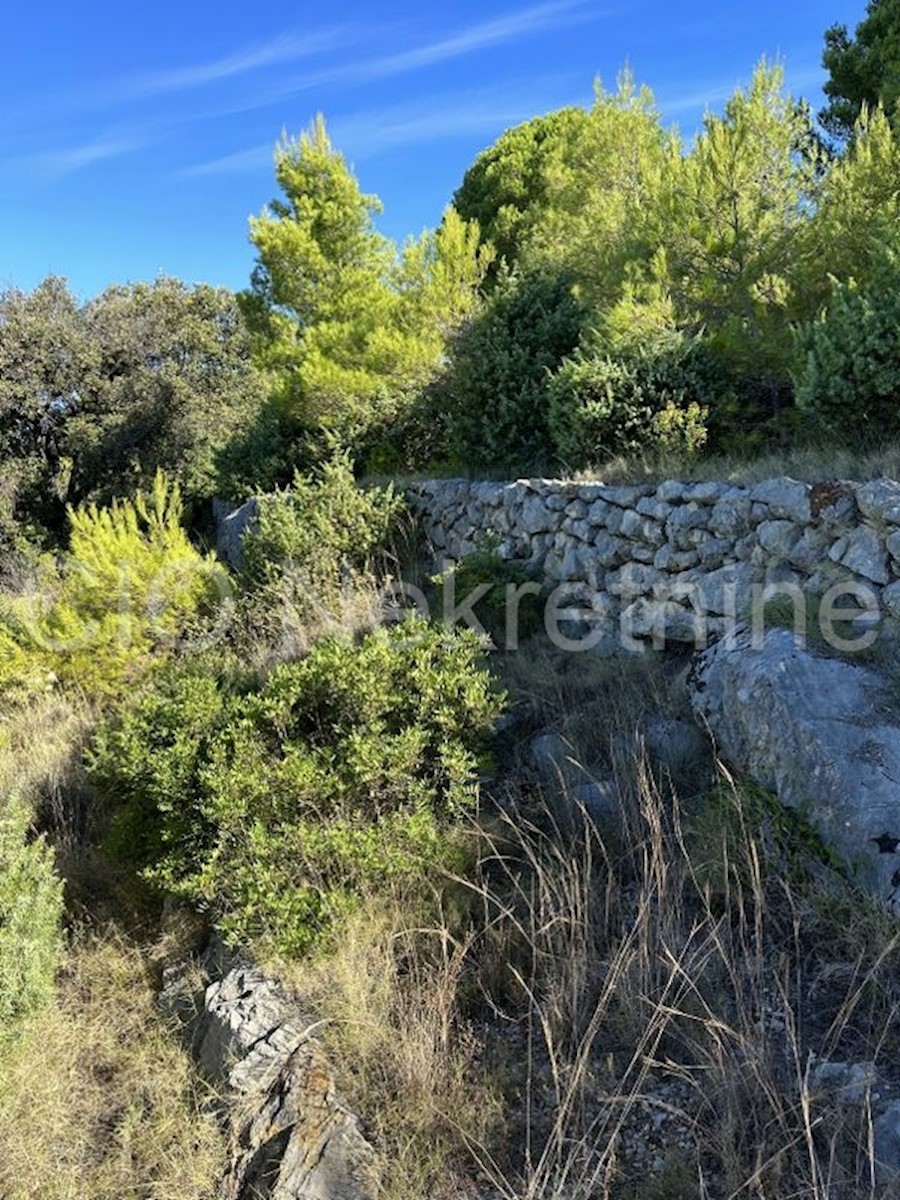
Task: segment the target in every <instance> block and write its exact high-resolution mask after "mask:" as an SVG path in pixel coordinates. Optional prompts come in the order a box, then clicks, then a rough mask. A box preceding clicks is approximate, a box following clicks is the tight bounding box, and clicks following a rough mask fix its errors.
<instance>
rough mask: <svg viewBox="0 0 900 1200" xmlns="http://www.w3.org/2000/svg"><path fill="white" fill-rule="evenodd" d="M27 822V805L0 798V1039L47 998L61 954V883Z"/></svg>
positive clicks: (48, 854)
mask: <svg viewBox="0 0 900 1200" xmlns="http://www.w3.org/2000/svg"><path fill="white" fill-rule="evenodd" d="M30 825H31V814H30V812H29V809H28V806H27V805H26V804H24V803H23V802H21V801H20V800H18V799H17V798H16V797H14V796H13V797H6V798H5V799H3V800H2V801H0V1040H2V1038H3V1036H4V1035H6V1034H9V1033H11V1032H12V1031H13V1030H14V1028H15V1026H16V1024H17V1023H18V1022H19V1021H20V1020H22V1019H23V1018H24V1017H26V1016H27V1015H28V1014H29V1013H30V1012H32V1011H34V1010H35V1009H37V1008H39V1007H41V1006H42V1005H43V1004H45V1003H47V1001H49V1000H50V999H51V998H52V996H53V992H54V981H55V976H56V969H57V966H58V965H59V959H60V955H61V953H62V934H61V920H62V909H63V896H62V883H61V881H60V879H59V878H58V876H57V874H56V870H55V865H54V856H53V851H52V850H51V849H50V847H49V846H48V845H47V844H46V842H45V841H44V839H43V838H36V839H35V838H32V837H31V836H30V832H31V831H30Z"/></svg>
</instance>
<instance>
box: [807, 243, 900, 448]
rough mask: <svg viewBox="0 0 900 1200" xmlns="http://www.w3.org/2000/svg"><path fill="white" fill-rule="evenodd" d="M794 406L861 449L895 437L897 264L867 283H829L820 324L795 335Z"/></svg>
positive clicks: (889, 261)
mask: <svg viewBox="0 0 900 1200" xmlns="http://www.w3.org/2000/svg"><path fill="white" fill-rule="evenodd" d="M797 349H798V358H799V367H798V370H797V373H796V379H795V384H796V394H797V404H798V405H799V406H800V408H801V409H804V410H806V411H807V412H809V413H811V414H814V415H815V416H816V417H818V419H819V420H820V421H821V422H822V423H824V424H825V425H826V426H827V427H828V428H829V429H830V431H831V432H833V433H836V434H838V435H840V437H841V438H842V439H849V440H850V441H852V442H854V443H857V444H858V443H860V442H863V441H865V440H866V439H867V438H878V439H881V438H884V437H889V436H891V435H896V434H897V433H898V431H900V259H898V255H897V253H896V252H889V253H888V254H887V255H886V257H885V260H884V262H883V263H882V265H881V267H880V269H879V270H878V271H877V273H876V277H875V279H874V280H873V281H872V283H870V284H868V285H867V286H865V287H859V286H857V284H855V283H854V282H852V281H851V282H850V283H848V284H836V285H835V287H834V291H833V295H832V299H831V302H830V304H829V305H828V307H827V308H826V309H825V310H824V311H823V312H822V314H821V315H820V317H819V318H818V319H817V320H815V321H813V322H812V323H811V324H809V325H806V326H805V327H803V328H802V329H801V330H800V331H799V333H798V339H797Z"/></svg>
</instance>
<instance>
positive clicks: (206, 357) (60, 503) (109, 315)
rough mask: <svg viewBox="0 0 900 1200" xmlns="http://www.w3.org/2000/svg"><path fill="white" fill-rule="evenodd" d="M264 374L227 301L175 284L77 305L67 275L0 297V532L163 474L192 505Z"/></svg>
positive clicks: (252, 413) (256, 405)
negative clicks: (253, 359) (28, 290)
mask: <svg viewBox="0 0 900 1200" xmlns="http://www.w3.org/2000/svg"><path fill="white" fill-rule="evenodd" d="M263 397H264V381H263V379H262V377H261V376H260V374H259V373H258V372H257V370H256V368H255V367H254V366H253V363H252V362H251V357H250V340H249V337H248V335H247V332H246V330H245V328H244V325H243V322H242V320H241V316H240V313H239V311H238V308H237V305H236V302H235V299H234V297H233V296H232V295H231V294H230V293H229V292H227V291H225V290H224V289H222V288H214V287H210V286H208V285H206V284H200V285H198V286H196V287H192V288H189V287H187V286H186V285H185V284H183V283H181V282H179V281H178V280H175V279H165V278H163V279H158V280H156V281H155V282H154V283H152V284H145V283H137V284H130V285H128V286H126V287H110V288H108V289H107V290H106V291H105V292H103V293H102V294H101V295H100V296H98V297H96V298H95V299H93V300H91V301H89V302H88V303H86V304H84V305H79V304H78V303H77V302H76V301H75V299H74V297H73V296H72V295H71V293H70V292H69V290H68V288H67V287H66V284H65V282H64V281H63V280H61V279H56V278H51V279H48V280H46V281H45V282H44V283H42V284H41V285H40V286H39V287H38V288H36V289H35V291H34V292H32V293H30V294H27V293H24V292H20V291H16V290H8V291H6V292H3V293H2V294H0V533H2V530H3V528H4V527H5V528H6V529H7V530H9V528H10V526H11V524H12V522H13V520H14V519H16V518H18V519H20V520H22V519H24V520H26V521H27V520H32V521H36V522H38V523H43V524H46V525H49V526H51V527H54V528H56V529H61V528H62V525H63V522H64V518H65V506H66V504H80V503H82V502H84V501H87V500H99V501H108V500H110V499H112V497H114V496H126V495H130V494H132V493H133V492H134V491H135V490H136V489H138V488H140V487H142V486H146V485H148V484H149V483H151V482H152V480H153V477H154V475H155V473H156V471H157V470H158V469H160V468H162V469H164V470H165V471H166V472H167V474H168V475H169V477H170V478H171V479H173V480H175V481H177V482H179V483H180V484H181V485H182V487H183V489H184V493H185V497H186V499H187V500H188V501H189V502H193V501H196V500H203V499H206V498H207V497H209V496H210V495H212V493H213V491H214V490H215V487H216V479H217V459H218V456H219V455H220V454H221V452H222V451H223V450H224V448H225V447H226V446H227V445H228V443H229V442H230V441H231V440H232V439H233V438H234V437H235V436H236V435H237V434H238V433H239V432H240V431H241V430H242V429H244V428H245V427H247V426H249V425H252V424H253V422H254V421H255V420H256V419H257V416H258V413H259V409H260V405H261V403H262V400H263Z"/></svg>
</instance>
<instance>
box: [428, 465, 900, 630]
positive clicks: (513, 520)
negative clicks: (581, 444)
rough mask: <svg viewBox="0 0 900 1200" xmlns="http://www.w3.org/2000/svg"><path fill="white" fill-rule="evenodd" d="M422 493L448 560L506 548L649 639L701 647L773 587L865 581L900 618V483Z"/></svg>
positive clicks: (545, 486) (516, 486)
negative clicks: (704, 638)
mask: <svg viewBox="0 0 900 1200" xmlns="http://www.w3.org/2000/svg"><path fill="white" fill-rule="evenodd" d="M408 497H409V499H410V502H411V504H412V505H413V507H414V508H415V509H416V510H417V511H418V513H419V514H420V517H421V519H422V522H423V526H424V531H425V535H426V537H427V538H428V540H429V542H430V545H431V547H432V550H433V554H434V557H435V560H436V561H449V562H454V561H457V560H459V559H461V558H463V557H465V556H466V555H468V554H471V553H472V552H473V551H475V550H476V549H479V548H486V547H487V548H493V549H495V550H496V552H497V553H498V554H499V555H500V556H501V557H502V558H504V559H508V560H514V561H518V562H521V563H522V565H523V566H524V567H525V568H526V570H528V572H529V573H530V574H533V575H534V576H535V577H537V578H543V579H544V580H546V581H548V582H549V583H551V584H566V585H570V586H569V587H568V588H567V589H565V590H566V591H568V592H569V593H570V594H571V599H570V601H569V603H570V604H571V605H572V606H573V609H572V612H573V615H574V616H575V617H580V618H581V619H582V620H583V621H585V622H588V623H591V624H595V625H596V624H597V623H598V621H599V620H600V619H601V618H602V619H603V620H604V621H605V620H609V619H610V618H611V617H616V616H617V617H618V618H619V619H620V620H621V617H622V615H623V614H627V618H628V624H629V630H630V632H632V633H633V634H634V635H635V636H637V637H646V636H648V635H650V634H653V635H654V636H656V635H659V636H664V637H665V638H666V639H667V640H676V641H677V640H680V641H694V640H696V637H697V628H698V626H697V619H696V614H697V613H698V612H700V613H701V614H702V616H703V619H704V627H705V630H706V632H711V633H716V632H721V629H722V628H723V627H724V625H725V621H726V618H727V617H728V616H731V615H737V616H738V617H740V616H741V614H742V612H743V611H744V610H745V606H746V604H747V602H748V599H749V597H750V596H751V595H752V594H756V595H758V594H759V592H760V591H761V590H762V587H763V586H765V585H772V584H777V585H780V586H782V587H790V586H791V585H794V586H796V587H798V588H800V589H802V590H803V591H804V592H806V593H811V594H815V595H818V596H823V595H825V594H826V593H828V591H829V589H830V588H832V587H833V586H834V585H835V584H838V583H839V584H850V585H855V586H856V588H857V589H858V591H859V593H860V596H861V597H862V598H863V603H864V604H865V603H868V604H869V605H877V606H878V607H879V609H880V611H882V612H883V613H885V614H888V615H891V616H900V484H897V483H895V482H893V481H891V480H886V479H876V480H873V481H870V482H867V483H861V484H856V483H849V482H844V481H839V482H828V483H819V484H814V485H809V484H806V483H801V482H798V481H796V480H793V479H770V480H766V481H764V482H761V483H756V484H751V485H747V486H743V485H736V484H730V483H716V482H710V483H706V482H704V483H681V482H677V481H673V480H668V481H666V482H664V483H660V484H658V485H642V486H633V487H607V486H604V485H603V484H601V483H575V482H566V481H558V480H546V479H527V480H526V479H520V480H517V481H516V482H513V483H484V482H481V483H479V482H473V481H469V480H430V481H425V482H420V483H416V484H413V485H410V486H409V488H408ZM754 585H757V588H756V591H755V593H754ZM866 597H869V598H870V599H869V600H866V599H865V598H866ZM846 603H847V601H846V599H845V600H842V601H840V604H841V605H842V606H845V605H846ZM735 609H737V613H735V612H734V610H735Z"/></svg>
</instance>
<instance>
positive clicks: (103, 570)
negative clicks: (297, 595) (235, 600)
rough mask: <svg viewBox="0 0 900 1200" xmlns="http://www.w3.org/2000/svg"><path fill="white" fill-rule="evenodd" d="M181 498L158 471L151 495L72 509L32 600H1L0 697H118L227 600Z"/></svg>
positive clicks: (223, 580) (219, 573)
mask: <svg viewBox="0 0 900 1200" xmlns="http://www.w3.org/2000/svg"><path fill="white" fill-rule="evenodd" d="M181 512H182V507H181V495H180V492H179V489H178V487H177V486H171V487H170V486H169V485H168V483H167V482H166V479H165V476H164V475H162V473H159V474H158V475H157V477H156V481H155V483H154V486H153V490H152V492H151V493H150V494H148V495H147V494H144V493H138V495H137V496H136V497H135V499H134V500H133V501H132V500H122V501H114V502H113V504H112V505H110V506H109V507H108V508H98V507H96V506H95V505H88V506H86V507H85V508H80V509H70V510H69V521H70V526H71V535H70V545H69V550H68V553H67V554H66V555H65V556H64V557H63V559H62V560H61V562H60V563H49V564H47V565H46V567H45V569H44V571H43V573H42V575H41V577H40V578H39V581H38V583H39V586H38V589H37V591H36V593H35V594H32V595H19V596H14V597H8V596H7V597H0V694H3V695H6V696H9V695H15V694H17V693H20V692H21V691H22V690H23V680H26V681H28V683H27V690H29V691H37V690H40V688H41V687H42V686H44V687H46V686H48V685H49V684H51V683H53V682H55V681H59V682H61V683H62V684H63V685H66V686H70V687H73V688H75V689H77V690H79V691H81V692H83V693H84V694H86V695H87V696H89V697H101V698H102V697H106V696H111V695H117V694H120V693H121V692H122V691H123V690H124V689H125V688H126V687H128V686H129V685H130V684H131V683H133V682H134V681H135V680H136V679H137V678H138V677H139V676H140V675H141V674H143V673H144V672H145V671H146V670H148V669H149V668H150V667H151V666H152V665H153V664H154V663H156V662H158V661H160V660H161V659H162V658H163V657H165V656H166V655H167V654H168V653H169V652H171V651H172V649H173V648H174V647H175V645H176V642H177V640H178V638H179V637H181V636H183V635H185V634H186V633H187V632H188V631H189V630H190V629H191V628H192V627H194V626H196V625H197V623H198V622H200V621H203V620H206V619H207V618H211V617H212V616H213V615H214V614H215V612H216V608H217V603H216V602H217V601H220V600H222V599H223V598H224V597H227V595H228V593H229V590H230V585H229V582H228V577H227V574H226V572H225V570H224V568H223V567H221V566H220V565H219V564H218V563H217V562H216V561H215V559H214V558H213V557H212V556H208V557H204V556H202V555H201V554H199V553H198V552H197V551H196V550H195V549H194V547H193V546H192V545H191V543H190V542H189V540H188V538H187V536H186V534H185V532H184V530H183V528H182V526H181Z"/></svg>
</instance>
